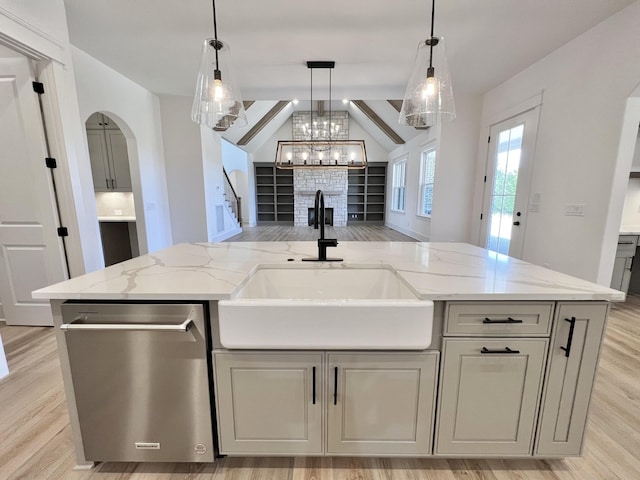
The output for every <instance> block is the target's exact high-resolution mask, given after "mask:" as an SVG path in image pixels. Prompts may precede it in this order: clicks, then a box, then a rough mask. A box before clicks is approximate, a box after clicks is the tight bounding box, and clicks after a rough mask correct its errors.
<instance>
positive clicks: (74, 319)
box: [60, 303, 214, 462]
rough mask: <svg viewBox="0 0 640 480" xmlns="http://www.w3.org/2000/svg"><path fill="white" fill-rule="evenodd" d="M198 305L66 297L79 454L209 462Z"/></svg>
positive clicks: (205, 342)
mask: <svg viewBox="0 0 640 480" xmlns="http://www.w3.org/2000/svg"><path fill="white" fill-rule="evenodd" d="M204 309H205V305H203V304H173V303H172V304H160V303H158V304H143V303H65V304H63V305H62V315H63V320H64V324H63V325H62V326H61V327H60V328H61V329H62V330H63V331H64V333H65V338H66V343H67V349H68V353H69V362H70V365H71V378H72V382H73V389H74V392H75V400H76V405H77V409H78V417H79V421H80V430H81V433H82V441H83V445H84V454H85V458H86V459H87V460H90V461H96V462H98V461H119V462H152V461H156V462H157V461H170V462H212V461H213V458H214V452H213V450H214V448H213V433H212V432H213V427H212V421H211V401H210V377H209V375H210V373H209V372H210V371H211V370H210V369H209V368H208V364H209V359H208V357H209V356H208V350H209V348H208V346H209V345H210V340H209V336H208V334H207V330H206V327H205V325H206V323H207V322H206V321H205V310H204Z"/></svg>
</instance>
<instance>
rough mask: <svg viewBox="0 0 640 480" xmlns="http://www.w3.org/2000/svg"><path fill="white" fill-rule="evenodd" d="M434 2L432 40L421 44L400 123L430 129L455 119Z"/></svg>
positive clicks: (405, 96)
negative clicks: (436, 27) (434, 31)
mask: <svg viewBox="0 0 640 480" xmlns="http://www.w3.org/2000/svg"><path fill="white" fill-rule="evenodd" d="M434 18H435V0H432V4H431V37H429V38H428V39H427V40H424V41H422V42H420V43H419V44H418V52H417V54H416V60H415V64H414V67H413V72H412V74H411V77H410V78H409V83H408V84H407V90H406V91H405V94H404V98H403V100H402V109H401V110H400V119H399V122H400V123H401V124H403V125H409V126H411V127H430V126H433V125H437V124H438V123H440V121H441V120H452V119H454V118H455V116H456V107H455V104H454V101H453V91H452V88H451V77H450V76H449V67H448V65H447V57H446V55H445V46H444V38H442V37H435V36H434V34H433V29H434Z"/></svg>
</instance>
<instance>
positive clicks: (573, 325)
mask: <svg viewBox="0 0 640 480" xmlns="http://www.w3.org/2000/svg"><path fill="white" fill-rule="evenodd" d="M564 321H565V322H569V324H570V325H571V326H570V327H569V337H568V338H567V346H566V347H560V350H564V356H565V357H567V358H569V354H570V353H571V344H572V343H573V330H574V329H575V328H576V317H571V318H570V319H569V318H565V319H564Z"/></svg>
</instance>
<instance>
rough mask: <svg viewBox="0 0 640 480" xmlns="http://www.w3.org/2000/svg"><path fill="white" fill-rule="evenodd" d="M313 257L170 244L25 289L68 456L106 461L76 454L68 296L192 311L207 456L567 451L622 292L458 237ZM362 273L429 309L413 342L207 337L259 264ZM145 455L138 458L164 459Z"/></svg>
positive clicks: (281, 245)
mask: <svg viewBox="0 0 640 480" xmlns="http://www.w3.org/2000/svg"><path fill="white" fill-rule="evenodd" d="M316 253H317V250H316V245H315V243H314V242H256V243H216V244H181V245H176V246H174V247H171V248H169V249H166V250H163V251H160V252H156V253H154V254H150V255H144V256H141V257H138V258H134V259H132V260H129V261H126V262H123V263H121V264H117V265H114V266H111V267H109V268H106V269H104V270H101V271H98V272H93V273H90V274H87V275H84V276H82V277H78V278H74V279H71V280H69V281H66V282H62V283H60V284H57V285H52V286H50V287H47V288H44V289H41V290H38V291H36V292H34V297H36V298H46V299H50V300H51V305H52V309H53V313H54V322H55V325H56V328H57V333H56V334H57V339H58V344H59V352H60V355H61V363H62V368H63V378H64V380H65V388H66V392H67V399H68V404H69V412H70V418H71V425H72V431H73V434H74V443H75V449H76V455H77V460H78V464H91V463H92V462H94V461H102V460H107V459H106V458H98V457H93V458H88V457H86V456H85V449H84V445H83V438H82V430H81V428H80V423H81V419H79V417H78V412H77V407H76V402H75V393H74V388H73V381H72V380H73V379H72V368H71V365H70V361H69V355H68V353H67V343H66V338H65V334H64V333H63V332H62V331H61V330H60V329H59V327H60V326H61V325H62V324H63V318H62V314H61V312H62V304H63V302H65V301H68V300H70V301H83V302H86V303H100V302H114V301H115V302H117V303H137V302H158V301H172V302H203V303H204V304H205V305H207V310H208V313H209V316H210V334H211V343H210V348H211V351H210V352H209V356H210V359H211V364H210V371H211V372H212V373H213V375H212V379H211V381H212V383H213V385H212V387H213V391H214V392H215V394H214V398H212V399H211V400H212V402H211V403H212V405H213V408H214V412H213V416H212V418H215V419H216V420H217V421H216V422H215V424H214V427H213V428H214V430H215V431H214V434H215V436H216V437H217V439H218V449H219V452H220V453H222V454H227V455H377V456H391V455H398V456H441V457H505V458H506V457H531V456H534V457H545V458H548V457H564V456H571V455H579V454H580V453H581V449H582V440H583V436H584V428H585V424H586V418H587V411H588V406H589V399H590V396H591V387H592V385H593V380H594V376H595V372H596V367H597V360H598V354H599V349H600V345H601V341H602V336H603V332H604V327H605V323H606V317H607V314H608V309H609V302H613V301H622V300H624V294H622V293H621V292H618V291H615V290H611V289H609V288H605V287H602V286H599V285H595V284H593V283H590V282H587V281H584V280H580V279H577V278H574V277H570V276H567V275H564V274H560V273H558V272H554V271H551V270H549V269H545V268H542V267H538V266H535V265H531V264H529V263H526V262H522V261H519V260H516V259H513V258H509V257H506V256H502V255H498V254H495V253H493V252H488V251H486V250H484V249H481V248H478V247H475V246H472V245H468V244H459V243H398V242H340V244H339V246H338V247H337V248H335V249H333V252H332V253H333V254H335V255H336V256H339V257H342V258H344V262H340V263H335V262H333V263H330V264H329V263H325V262H314V263H312V262H305V264H304V267H302V263H303V262H301V260H302V259H303V258H306V257H313V256H315V255H316ZM311 263H312V264H311ZM375 266H384V267H385V268H388V269H389V270H390V271H392V272H393V273H394V275H396V276H397V277H398V278H399V279H400V280H401V281H402V282H404V283H405V284H406V286H407V287H408V288H409V289H410V290H411V291H412V292H413V294H414V295H415V297H416V298H417V300H418V301H424V302H433V316H432V324H430V325H432V331H431V337H430V343H429V345H428V346H427V348H425V349H420V350H407V349H398V350H393V349H384V350H379V349H366V348H363V347H359V348H358V349H355V350H351V349H344V348H342V347H341V348H339V349H332V348H330V346H329V347H325V348H322V349H316V348H314V349H300V348H295V349H293V348H292V349H286V350H284V349H274V348H268V349H266V348H262V349H252V350H247V349H230V348H227V347H225V345H224V344H223V343H222V342H221V339H220V335H219V316H218V302H219V301H233V299H234V297H235V296H236V294H237V293H238V292H239V291H240V290H241V289H242V288H243V286H244V285H245V284H246V283H247V280H248V279H250V278H251V277H252V275H253V274H254V273H255V272H256V271H257V270H258V269H260V268H266V267H271V268H274V267H276V268H283V269H285V268H286V269H292V268H307V269H308V268H315V269H350V268H355V267H357V268H371V267H375ZM311 287H312V286H310V288H311ZM389 323H390V324H391V325H399V324H400V323H398V319H397V318H393V317H390V318H389ZM150 440H151V439H147V440H146V441H150ZM158 450H159V451H158V455H159V456H158V457H150V458H155V459H159V460H166V461H179V459H174V458H167V457H162V456H161V454H162V453H161V450H160V448H158ZM209 450H211V449H209ZM128 459H129V458H122V460H128ZM108 460H118V459H114V458H108Z"/></svg>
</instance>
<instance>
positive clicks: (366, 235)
mask: <svg viewBox="0 0 640 480" xmlns="http://www.w3.org/2000/svg"><path fill="white" fill-rule="evenodd" d="M242 230H243V231H242V233H239V234H238V235H234V236H233V237H231V238H229V239H227V240H226V241H227V242H282V241H305V240H313V241H315V240H316V239H317V238H319V237H320V230H314V229H313V227H290V226H285V225H264V226H262V225H261V226H258V227H242ZM324 236H325V238H337V239H338V241H340V240H343V241H345V242H346V241H361V242H362V241H365V242H384V241H390V242H417V241H418V240H416V239H415V238H411V237H408V236H407V235H404V234H402V233H400V232H398V231H396V230H393V229H391V228H388V227H385V226H383V225H353V226H352V225H349V226H348V227H326V228H325V231H324Z"/></svg>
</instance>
